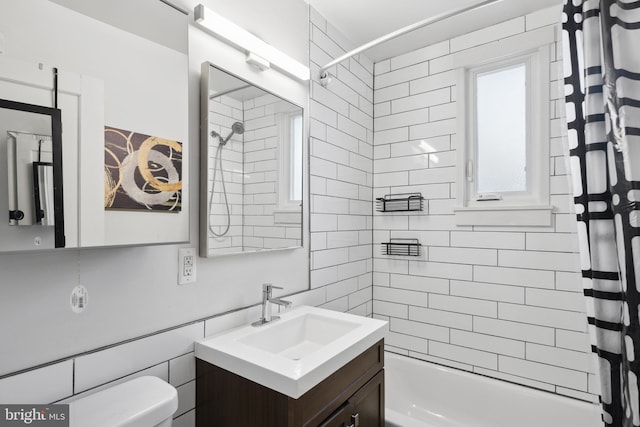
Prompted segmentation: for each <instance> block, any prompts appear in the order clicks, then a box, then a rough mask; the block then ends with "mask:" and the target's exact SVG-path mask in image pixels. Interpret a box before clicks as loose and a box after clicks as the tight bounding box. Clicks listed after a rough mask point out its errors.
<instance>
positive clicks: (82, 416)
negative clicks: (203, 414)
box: [69, 376, 178, 427]
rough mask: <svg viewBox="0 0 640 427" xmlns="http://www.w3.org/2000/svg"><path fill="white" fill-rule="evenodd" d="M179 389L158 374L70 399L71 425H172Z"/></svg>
mask: <svg viewBox="0 0 640 427" xmlns="http://www.w3.org/2000/svg"><path fill="white" fill-rule="evenodd" d="M177 409H178V392H177V391H176V389H175V388H174V387H173V386H171V385H170V384H167V383H166V382H165V381H163V380H161V379H160V378H157V377H150V376H145V377H139V378H135V379H133V380H130V381H127V382H125V383H122V384H118V385H115V386H113V387H109V388H107V389H105V390H101V391H99V392H96V393H94V394H91V395H89V396H86V397H83V398H80V399H77V400H74V401H71V402H69V418H70V427H170V426H171V423H172V416H173V414H174V413H175V412H176V410H177Z"/></svg>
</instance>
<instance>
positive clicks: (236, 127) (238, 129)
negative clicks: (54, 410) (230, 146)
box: [211, 122, 244, 146]
mask: <svg viewBox="0 0 640 427" xmlns="http://www.w3.org/2000/svg"><path fill="white" fill-rule="evenodd" d="M236 133H237V134H238V135H242V134H243V133H244V124H242V122H235V123H234V124H232V125H231V133H229V135H227V137H226V138H223V137H222V135H220V134H219V133H218V132H216V131H215V130H212V131H211V136H212V137H213V138H218V141H220V145H221V146H223V145H225V144H226V143H227V142H229V139H231V137H232V136H233V135H234V134H236Z"/></svg>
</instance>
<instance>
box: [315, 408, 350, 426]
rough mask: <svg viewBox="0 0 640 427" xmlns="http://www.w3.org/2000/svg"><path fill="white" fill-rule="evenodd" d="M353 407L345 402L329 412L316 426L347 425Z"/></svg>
mask: <svg viewBox="0 0 640 427" xmlns="http://www.w3.org/2000/svg"><path fill="white" fill-rule="evenodd" d="M351 414H353V407H352V406H351V405H350V404H349V403H348V402H347V403H345V405H344V406H342V407H341V408H340V409H338V410H337V411H336V412H334V413H333V414H331V415H330V416H329V418H327V419H326V420H324V421H323V422H322V423H321V424H320V425H319V426H318V427H348V424H347V422H348V421H349V419H350V417H351Z"/></svg>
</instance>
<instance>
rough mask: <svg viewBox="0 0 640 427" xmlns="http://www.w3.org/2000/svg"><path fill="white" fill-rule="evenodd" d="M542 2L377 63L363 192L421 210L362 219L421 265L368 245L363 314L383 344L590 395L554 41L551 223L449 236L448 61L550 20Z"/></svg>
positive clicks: (452, 74)
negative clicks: (402, 242) (415, 198)
mask: <svg viewBox="0 0 640 427" xmlns="http://www.w3.org/2000/svg"><path fill="white" fill-rule="evenodd" d="M559 17H560V9H559V8H558V7H553V8H550V9H545V10H542V11H539V12H535V13H533V14H531V15H527V16H523V17H519V18H516V19H512V20H510V21H506V22H503V23H501V24H497V25H495V26H492V27H488V28H484V29H482V30H479V31H475V32H472V33H469V34H465V35H463V36H460V37H457V38H455V39H452V40H449V41H445V42H442V43H437V44H435V45H433V46H427V47H424V48H422V49H419V50H416V51H413V52H410V53H407V54H404V55H401V56H398V57H395V58H391V59H388V60H385V61H382V62H379V63H377V64H376V66H375V77H374V81H375V93H374V102H375V104H374V112H375V119H374V129H375V134H374V135H375V137H374V160H373V164H374V184H375V185H374V191H373V192H374V197H381V196H383V195H385V194H390V193H406V192H421V193H422V195H423V196H424V197H425V199H426V200H425V202H426V203H425V207H426V209H425V211H424V212H410V213H406V212H405V213H393V214H389V213H380V212H374V218H373V239H374V245H379V244H380V243H382V242H384V241H388V239H389V238H397V237H401V238H411V237H413V238H418V239H420V242H421V243H422V244H423V245H424V246H423V248H422V249H423V255H422V256H420V257H415V258H414V257H387V256H383V255H381V253H380V251H379V250H376V249H377V248H374V251H373V253H374V260H373V265H374V274H373V285H374V287H373V289H374V290H373V298H374V301H373V313H374V316H375V317H378V318H382V319H387V320H389V321H390V330H391V332H390V335H389V337H388V339H387V346H388V349H389V350H391V351H396V352H399V353H402V354H408V355H411V356H413V357H417V358H421V359H425V360H430V361H434V362H436V363H441V364H445V365H449V366H452V367H458V368H461V369H465V370H469V371H473V372H477V373H479V374H482V375H488V376H492V377H495V378H500V379H505V380H507V381H512V382H516V383H520V384H524V385H528V386H532V387H537V388H541V389H544V390H549V391H554V392H556V393H559V394H563V395H567V396H571V397H576V398H579V399H585V400H592V401H593V400H597V397H596V396H595V395H594V394H595V393H597V385H596V386H594V385H593V384H595V383H597V381H595V375H593V372H594V369H593V368H592V366H593V365H592V361H591V357H590V354H589V344H588V338H587V336H586V333H585V332H586V325H587V323H586V315H585V314H584V311H585V306H584V301H583V298H582V294H581V286H580V276H579V273H578V272H579V255H578V247H577V238H576V235H575V226H574V225H573V224H572V222H574V221H575V220H574V218H573V211H572V200H571V196H570V194H571V189H570V185H569V179H568V177H567V176H566V173H567V171H566V166H565V162H564V157H563V154H564V150H563V143H564V140H563V138H564V133H563V132H564V131H563V127H562V120H563V119H562V117H563V116H562V114H564V108H563V106H562V94H561V91H560V84H559V83H560V82H559V81H558V80H559V79H560V75H559V74H558V73H559V72H560V67H561V55H560V48H559V46H558V45H553V46H552V47H551V50H552V55H551V58H552V61H551V64H549V66H550V71H551V75H552V77H551V80H552V82H551V86H552V90H551V96H552V101H551V104H552V108H551V112H552V116H551V129H552V130H551V135H550V137H549V144H550V146H551V150H550V152H551V156H552V157H551V159H550V164H551V177H550V178H551V180H550V182H551V184H550V190H551V191H550V193H551V200H550V203H551V204H553V206H554V221H553V226H551V227H539V228H536V227H522V228H518V227H457V226H456V225H455V222H454V216H453V208H454V206H455V197H456V191H455V186H456V135H455V132H456V87H455V85H456V69H455V68H454V65H453V56H454V55H453V54H454V53H455V55H465V54H468V53H469V52H470V49H471V50H472V49H474V48H475V47H478V46H481V45H483V44H487V43H491V42H495V41H497V40H501V41H505V42H510V41H516V40H518V37H521V36H522V34H523V33H525V32H526V31H535V30H536V29H539V28H541V27H544V26H554V25H558V22H559Z"/></svg>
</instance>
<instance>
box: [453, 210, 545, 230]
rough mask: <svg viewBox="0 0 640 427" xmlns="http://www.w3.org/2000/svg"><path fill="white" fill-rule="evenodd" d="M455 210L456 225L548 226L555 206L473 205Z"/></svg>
mask: <svg viewBox="0 0 640 427" xmlns="http://www.w3.org/2000/svg"><path fill="white" fill-rule="evenodd" d="M453 211H454V213H455V217H456V225H492V226H496V225H498V226H500V225H503V226H505V227H508V226H540V227H548V226H550V225H552V211H553V206H495V205H494V206H487V207H482V206H473V207H458V208H455V209H454V210H453Z"/></svg>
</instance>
